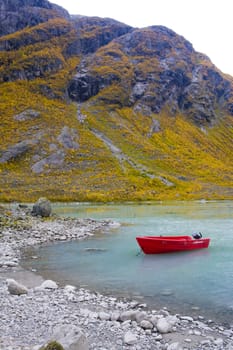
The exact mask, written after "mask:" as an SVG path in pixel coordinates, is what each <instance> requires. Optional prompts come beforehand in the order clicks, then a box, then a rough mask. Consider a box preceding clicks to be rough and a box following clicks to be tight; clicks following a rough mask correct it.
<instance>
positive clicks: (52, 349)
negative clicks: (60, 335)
mask: <svg viewBox="0 0 233 350" xmlns="http://www.w3.org/2000/svg"><path fill="white" fill-rule="evenodd" d="M40 350H64V348H63V346H62V345H61V344H60V343H58V342H56V341H51V342H49V343H48V344H47V345H46V346H44V347H43V348H41V349H40Z"/></svg>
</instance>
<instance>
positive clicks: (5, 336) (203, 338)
mask: <svg viewBox="0 0 233 350" xmlns="http://www.w3.org/2000/svg"><path fill="white" fill-rule="evenodd" d="M6 222H7V225H6V226H5V227H4V229H3V231H2V236H1V240H0V297H1V300H2V301H1V303H2V306H1V320H0V348H1V349H3V350H8V349H12V348H14V350H37V349H39V348H40V346H41V345H43V344H45V343H46V342H48V341H49V339H52V338H53V335H54V334H55V333H56V332H55V328H57V327H60V328H62V327H63V328H64V327H65V326H67V325H72V326H73V327H76V328H77V327H78V328H79V333H80V334H82V339H84V343H85V345H83V347H81V345H80V350H86V349H90V350H91V349H93V350H97V349H105V350H122V349H132V350H134V349H135V350H140V349H143V350H144V349H159V350H160V349H161V350H163V349H165V350H181V349H195V350H197V349H200V350H204V349H206V350H207V349H209V350H210V349H211V350H212V349H219V350H220V349H231V348H233V324H232V325H229V326H226V325H224V324H216V323H214V322H213V321H211V320H205V318H204V317H203V316H200V315H198V316H197V317H195V318H194V317H192V316H190V315H189V316H187V315H180V314H176V315H172V314H170V312H169V311H168V309H167V308H162V309H159V310H154V309H151V308H150V307H147V305H145V304H144V303H141V304H140V301H137V300H128V299H124V298H118V297H114V296H104V295H101V294H100V293H98V292H90V291H88V290H85V289H83V288H75V287H72V286H64V287H59V286H57V285H56V283H55V284H54V285H53V288H43V287H41V286H42V285H43V278H42V277H41V276H39V275H37V274H36V273H35V274H34V273H32V272H30V271H27V270H26V272H25V270H23V269H22V268H21V267H20V258H21V252H22V249H25V248H26V247H30V246H32V247H33V246H35V245H37V244H47V243H52V242H55V241H66V240H71V239H83V238H85V237H87V236H90V235H93V234H94V233H95V232H96V231H97V230H106V229H108V228H109V227H111V226H112V225H114V223H113V222H111V221H109V220H103V221H95V220H92V219H66V218H60V217H53V218H51V219H40V218H37V217H31V216H30V215H29V214H28V213H27V210H25V209H23V210H22V209H20V210H14V212H13V214H11V215H10V216H9V217H8V218H7V220H6ZM12 222H14V224H11V223H12ZM9 277H10V278H14V279H15V280H16V281H17V282H20V283H21V284H23V285H24V286H26V287H27V288H28V292H27V293H26V294H23V295H20V296H16V295H11V294H9V291H8V287H7V283H6V279H7V278H9ZM55 286H56V287H55ZM50 287H51V285H50ZM13 309H14V313H13V312H12V310H13ZM43 310H44V311H45V312H44V314H43ZM200 312H201V311H200ZM63 328H62V329H63ZM54 332H55V333H54ZM35 333H36V334H35ZM60 333H61V332H60ZM72 337H73V338H74V335H73V336H72V335H70V336H69V338H72ZM66 349H68V347H66V348H65V350H66ZM77 349H79V348H77Z"/></svg>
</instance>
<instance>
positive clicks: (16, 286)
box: [6, 278, 28, 295]
mask: <svg viewBox="0 0 233 350" xmlns="http://www.w3.org/2000/svg"><path fill="white" fill-rule="evenodd" d="M6 282H7V288H8V291H9V293H10V294H12V295H22V294H27V293H28V289H27V288H26V287H25V286H23V285H22V284H20V283H18V282H16V281H15V280H14V279H13V278H9V279H7V280H6Z"/></svg>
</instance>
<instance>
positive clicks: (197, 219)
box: [24, 201, 233, 320]
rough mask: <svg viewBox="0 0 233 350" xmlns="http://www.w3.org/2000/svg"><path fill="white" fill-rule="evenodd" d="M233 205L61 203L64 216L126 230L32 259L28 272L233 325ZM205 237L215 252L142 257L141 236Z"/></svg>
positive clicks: (48, 249)
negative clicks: (107, 222)
mask: <svg viewBox="0 0 233 350" xmlns="http://www.w3.org/2000/svg"><path fill="white" fill-rule="evenodd" d="M232 209H233V202H232V201H222V202H205V201H200V202H171V203H153V204H151V203H141V204H130V203H128V204H120V205H116V204H109V205H93V204H75V203H73V204H69V205H64V204H57V205H55V206H54V211H55V212H57V213H58V214H59V215H63V216H74V217H81V218H87V217H91V218H94V219H112V220H114V221H117V222H119V223H120V224H121V225H120V226H119V227H115V228H112V229H110V230H108V231H107V232H99V233H98V234H97V235H95V236H94V237H91V238H89V239H86V240H82V241H75V242H66V243H56V244H53V245H49V246H46V247H41V248H39V249H37V250H36V251H34V252H32V253H31V254H33V255H35V254H36V255H38V259H36V260H35V259H34V260H32V259H29V258H28V259H26V260H25V261H24V265H25V266H26V267H30V268H34V269H37V270H38V272H40V273H41V274H42V275H44V276H45V277H49V278H54V279H56V280H58V281H60V282H61V283H69V284H74V285H82V286H86V287H87V288H89V289H94V290H98V291H100V292H104V293H109V294H119V295H124V296H133V297H140V298H145V301H146V302H148V303H149V304H152V305H157V306H158V305H160V306H168V307H169V308H170V309H171V310H172V311H180V312H181V311H182V312H189V313H191V312H193V313H195V311H194V309H196V308H200V310H198V311H197V312H198V314H200V313H201V312H202V313H205V314H208V315H209V316H212V317H216V318H218V319H219V318H221V319H222V320H230V319H232V316H233V297H232V295H233V210H232ZM196 231H197V232H199V231H200V232H202V234H203V235H204V236H205V237H210V238H211V243H210V247H209V248H208V249H204V250H199V251H194V252H183V253H173V254H163V255H144V254H143V253H140V250H139V247H138V246H137V243H136V240H135V237H136V236H137V235H186V234H188V235H189V234H192V233H193V232H196Z"/></svg>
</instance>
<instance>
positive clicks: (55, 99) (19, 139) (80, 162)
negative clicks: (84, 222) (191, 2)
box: [0, 0, 233, 201]
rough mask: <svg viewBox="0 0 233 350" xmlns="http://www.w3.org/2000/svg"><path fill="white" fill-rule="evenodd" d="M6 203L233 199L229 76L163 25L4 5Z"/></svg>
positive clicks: (37, 0) (42, 1)
mask: <svg viewBox="0 0 233 350" xmlns="http://www.w3.org/2000/svg"><path fill="white" fill-rule="evenodd" d="M0 19H1V21H0V23H1V25H0V62H1V65H0V84H1V99H0V113H1V114H0V115H1V136H2V137H1V140H0V188H1V189H0V198H1V200H2V201H12V200H21V201H31V200H34V199H36V198H38V197H39V196H47V197H49V198H50V199H52V200H77V201H83V200H86V201H87V200H91V201H109V200H163V199H200V198H206V199H223V198H232V195H233V187H232V180H233V165H232V164H233V142H232V139H233V78H232V77H231V76H228V75H225V74H223V73H222V72H221V71H220V70H219V69H217V67H215V66H214V64H213V63H212V62H211V61H210V60H209V58H208V57H207V56H205V55H204V54H201V53H198V52H196V51H195V50H194V49H193V47H192V44H191V43H190V42H188V41H187V40H186V39H185V38H183V37H181V36H179V35H178V34H176V33H175V32H173V31H172V30H170V29H168V28H166V27H163V26H151V27H148V28H142V29H138V28H132V27H130V26H128V25H126V24H123V23H120V22H118V21H115V20H113V19H109V18H98V17H84V16H70V15H69V14H68V12H67V11H66V10H64V9H62V8H61V7H59V6H57V5H54V4H52V3H50V2H49V1H47V0H21V1H19V0H14V1H13V0H0Z"/></svg>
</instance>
